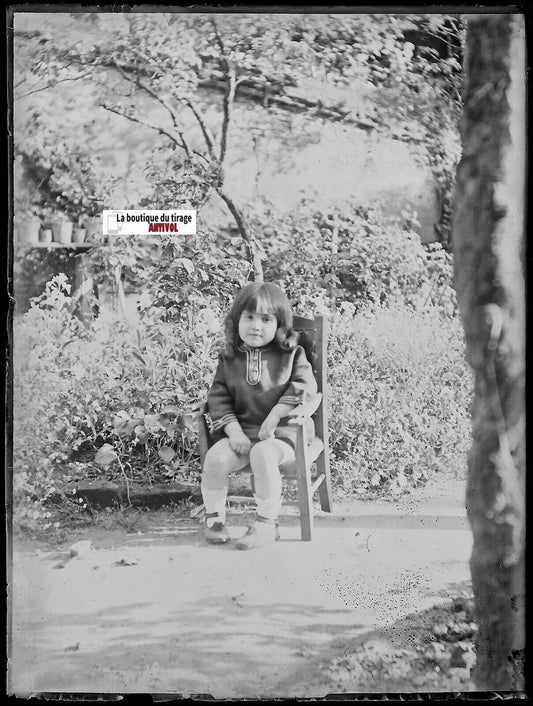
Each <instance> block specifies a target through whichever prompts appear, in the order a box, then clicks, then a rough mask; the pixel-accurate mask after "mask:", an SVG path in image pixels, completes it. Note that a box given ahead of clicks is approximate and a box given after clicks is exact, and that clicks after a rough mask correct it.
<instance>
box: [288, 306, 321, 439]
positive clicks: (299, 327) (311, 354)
mask: <svg viewBox="0 0 533 706" xmlns="http://www.w3.org/2000/svg"><path fill="white" fill-rule="evenodd" d="M293 326H294V330H295V331H297V332H298V333H299V335H300V341H299V343H300V345H301V346H302V347H303V349H304V350H305V353H306V355H307V359H308V360H309V362H310V363H311V365H312V367H313V372H314V374H315V378H316V382H317V387H318V391H319V392H321V393H322V402H321V404H320V407H319V408H318V409H317V411H316V412H315V413H314V415H313V419H314V422H315V432H316V435H317V436H318V437H319V438H320V439H322V441H323V442H324V446H327V443H328V406H327V379H326V376H327V348H328V319H327V317H326V316H322V315H319V316H315V317H314V319H306V318H304V317H303V316H294V321H293Z"/></svg>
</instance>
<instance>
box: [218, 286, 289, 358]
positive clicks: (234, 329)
mask: <svg viewBox="0 0 533 706" xmlns="http://www.w3.org/2000/svg"><path fill="white" fill-rule="evenodd" d="M243 311H249V312H251V313H252V314H254V313H255V312H256V311H267V312H268V313H271V314H273V315H274V316H275V317H276V319H277V321H278V329H277V331H276V336H275V338H274V343H276V344H277V345H278V346H279V347H280V348H281V349H282V350H286V351H290V350H292V349H293V348H294V347H295V346H296V344H297V343H298V334H297V333H296V331H294V330H293V327H292V309H291V305H290V304H289V300H288V299H287V297H286V295H285V293H284V292H283V291H282V290H281V289H280V288H279V287H278V286H277V285H276V284H271V283H270V282H251V283H250V284H247V285H246V286H245V287H243V288H242V289H241V290H239V291H238V292H237V294H236V296H235V299H234V300H233V304H232V306H231V309H230V310H229V313H228V315H227V316H226V320H225V332H226V344H227V351H228V353H229V354H230V355H233V354H234V353H235V351H236V350H237V346H238V345H239V343H241V339H240V338H239V319H240V318H241V314H242V312H243Z"/></svg>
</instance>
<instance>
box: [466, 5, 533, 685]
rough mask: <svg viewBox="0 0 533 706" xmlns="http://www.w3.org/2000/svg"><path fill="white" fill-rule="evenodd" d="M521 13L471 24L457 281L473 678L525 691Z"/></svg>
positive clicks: (479, 17)
mask: <svg viewBox="0 0 533 706" xmlns="http://www.w3.org/2000/svg"><path fill="white" fill-rule="evenodd" d="M524 34H525V32H524V22H523V18H522V16H521V15H519V14H493V15H476V16H471V17H470V18H469V20H468V24H467V39H466V64H465V69H466V84H465V90H464V117H463V126H462V140H463V156H462V159H461V162H460V164H459V167H458V170H457V193H456V208H455V218H454V228H453V245H454V256H455V257H454V260H455V284H456V289H457V294H458V300H459V305H460V309H461V314H462V318H463V323H464V328H465V335H466V345H467V358H468V361H469V363H470V365H471V366H472V367H473V369H474V372H475V392H474V402H473V408H472V435H473V439H472V447H471V450H470V456H469V460H468V482H467V491H466V503H467V511H468V518H469V521H470V524H471V527H472V532H473V539H474V546H473V550H472V556H471V560H470V568H471V573H472V582H473V589H474V597H475V606H476V613H477V620H478V626H479V633H478V645H477V665H476V668H475V671H474V673H473V678H474V680H475V682H476V685H477V686H478V688H480V689H483V690H498V691H502V690H521V689H523V688H524V675H523V667H524V665H523V656H524V647H525V635H524V631H525V625H524V623H525V620H524V597H525V578H524V571H525V565H524V554H525V547H524V544H525V536H524V535H525V301H524V299H525V291H524V259H523V247H524V228H525V225H524V221H525V217H524V210H525V207H524V199H525V169H526V166H525V155H526V139H525V39H524Z"/></svg>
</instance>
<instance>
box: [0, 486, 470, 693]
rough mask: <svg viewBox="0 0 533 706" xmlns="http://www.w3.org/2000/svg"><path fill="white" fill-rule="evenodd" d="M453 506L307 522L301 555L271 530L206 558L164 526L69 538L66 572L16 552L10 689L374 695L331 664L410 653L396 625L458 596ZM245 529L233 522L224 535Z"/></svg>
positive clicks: (462, 547) (459, 552)
mask: <svg viewBox="0 0 533 706" xmlns="http://www.w3.org/2000/svg"><path fill="white" fill-rule="evenodd" d="M462 495H463V489H462V487H461V485H460V484H459V483H458V482H457V483H452V484H450V482H448V483H445V484H443V485H441V486H439V484H438V483H433V484H432V486H431V487H430V488H427V489H426V490H425V491H422V492H418V493H417V494H415V495H413V496H409V497H407V498H406V499H405V500H403V501H402V502H401V503H396V504H394V503H384V502H366V503H365V502H360V501H359V502H355V503H351V504H350V505H344V506H342V507H337V508H336V512H335V515H334V516H328V515H326V514H319V515H318V517H317V519H316V536H315V539H314V540H313V541H312V542H301V541H300V540H299V525H298V523H297V519H296V518H295V517H291V516H284V517H283V518H282V522H281V532H282V540H281V541H280V542H278V543H276V544H274V545H272V546H270V547H265V548H262V549H260V550H255V551H253V552H239V551H235V550H234V549H233V548H232V547H227V546H226V547H213V546H209V545H207V544H206V543H205V542H204V541H203V540H202V539H201V537H199V535H198V531H197V529H198V525H197V524H196V523H195V522H194V521H191V520H189V519H187V518H183V519H181V520H180V521H178V520H177V519H176V517H175V516H174V517H172V516H169V517H168V518H167V520H165V521H163V522H162V516H161V514H158V516H157V522H158V524H154V522H151V523H150V524H149V525H148V526H146V527H145V528H144V530H143V531H142V533H139V534H127V533H125V532H124V533H122V534H120V533H118V532H117V531H114V532H109V531H105V530H102V529H98V528H89V529H87V530H85V531H84V532H83V533H78V534H76V535H73V536H72V538H71V541H70V542H67V543H66V544H65V547H63V548H62V549H67V548H68V546H69V545H71V544H72V543H73V542H79V541H86V542H89V541H90V542H91V546H90V548H89V549H86V546H87V545H83V546H82V547H81V551H80V555H79V556H78V557H76V558H72V559H69V560H65V556H64V555H58V552H57V550H55V549H50V548H45V547H40V548H36V547H35V546H31V545H29V544H28V543H27V542H19V541H16V542H15V548H14V558H13V567H12V574H13V575H12V580H11V586H12V600H13V608H12V611H11V615H12V623H13V625H12V649H11V661H10V671H9V673H10V687H9V691H10V693H15V694H17V695H25V694H28V693H35V692H50V691H53V692H66V693H69V692H76V693H78V692H84V693H108V692H111V693H124V694H125V693H139V692H143V693H167V694H168V693H170V694H211V695H213V696H214V697H215V698H225V699H229V698H232V697H234V698H253V697H275V696H278V697H306V696H307V697H321V696H324V695H325V694H327V693H331V692H344V693H346V692H353V691H357V690H364V691H377V692H381V691H384V690H385V689H384V688H383V684H384V681H383V680H384V678H385V677H384V675H380V674H379V673H377V674H376V675H375V676H374V677H373V680H372V679H370V680H369V679H368V678H366V681H365V680H364V679H363V678H362V676H361V674H360V675H359V677H358V676H357V673H356V671H355V672H354V670H353V669H351V671H350V670H348V672H347V671H346V669H345V668H344V667H343V669H344V672H345V673H344V675H343V676H341V674H340V671H339V670H340V667H339V659H340V658H342V656H343V655H346V654H349V653H350V652H353V651H354V650H358V649H360V648H361V645H367V646H368V645H369V644H370V645H371V646H372V649H378V651H379V649H381V648H380V645H381V646H383V643H384V642H385V643H386V644H387V645H388V648H387V649H389V652H390V649H391V647H390V646H391V645H392V646H393V647H394V650H398V649H400V648H412V647H413V644H412V643H413V635H412V634H411V632H410V631H411V628H410V627H409V625H410V623H409V620H407V622H406V616H408V615H409V614H412V613H418V614H419V615H421V614H422V613H421V612H422V611H424V610H426V609H428V608H430V606H432V605H434V604H436V603H439V602H440V603H442V602H444V601H445V600H447V599H448V598H449V597H450V596H452V595H454V592H457V590H458V588H460V587H465V586H467V585H468V582H469V572H468V558H469V555H470V551H471V535H470V531H469V529H468V524H467V521H466V518H465V514H464V509H463V507H462ZM246 519H247V518H246V516H244V515H234V516H233V517H232V518H231V520H232V529H231V531H232V536H234V537H238V536H240V535H242V534H243V533H244V531H245V523H246ZM347 673H349V676H348V677H346V674H347ZM354 674H355V676H354ZM350 675H351V676H350ZM367 677H368V675H367ZM354 679H355V682H357V681H358V680H359V682H360V683H359V684H358V683H354ZM363 681H364V683H363ZM413 683H415V684H416V682H413ZM435 689H436V690H440V689H439V687H438V685H437V686H435ZM413 690H414V691H416V690H418V689H417V687H416V686H414V687H413Z"/></svg>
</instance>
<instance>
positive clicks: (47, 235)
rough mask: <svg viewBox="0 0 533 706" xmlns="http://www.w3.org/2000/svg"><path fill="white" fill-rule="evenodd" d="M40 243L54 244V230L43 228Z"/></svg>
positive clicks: (40, 233) (40, 232)
mask: <svg viewBox="0 0 533 706" xmlns="http://www.w3.org/2000/svg"><path fill="white" fill-rule="evenodd" d="M39 242H40V243H51V242H52V230H51V229H50V228H41V230H40V231H39Z"/></svg>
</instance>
